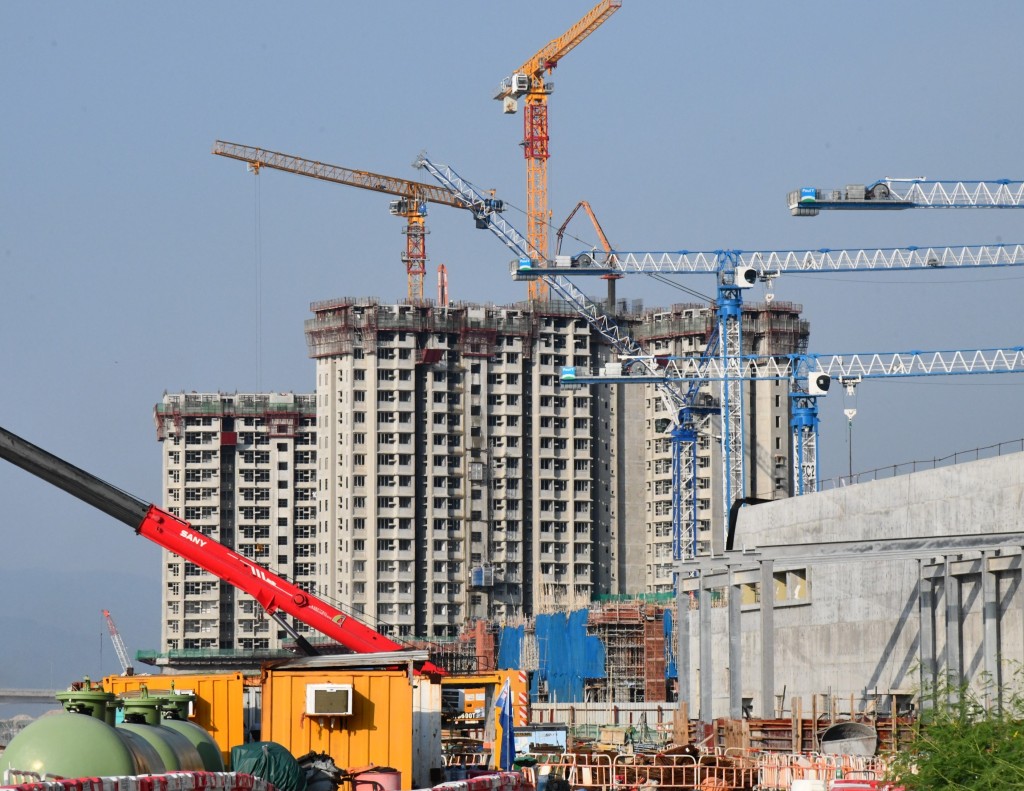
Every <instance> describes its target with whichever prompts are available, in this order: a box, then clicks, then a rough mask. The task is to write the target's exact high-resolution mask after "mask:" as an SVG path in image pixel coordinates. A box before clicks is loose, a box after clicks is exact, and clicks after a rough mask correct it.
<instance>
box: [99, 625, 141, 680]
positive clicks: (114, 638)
mask: <svg viewBox="0 0 1024 791" xmlns="http://www.w3.org/2000/svg"><path fill="white" fill-rule="evenodd" d="M102 613H103V620H105V621H106V622H107V631H109V632H110V641H111V642H112V643H113V644H114V653H115V654H117V661H118V662H120V663H121V675H123V676H134V675H135V668H134V667H133V666H132V660H131V659H129V658H128V649H127V648H126V647H125V644H124V639H123V638H122V637H121V633H120V632H119V631H118V630H117V625H116V624H115V623H114V616H112V615H111V614H110V610H103V611H102Z"/></svg>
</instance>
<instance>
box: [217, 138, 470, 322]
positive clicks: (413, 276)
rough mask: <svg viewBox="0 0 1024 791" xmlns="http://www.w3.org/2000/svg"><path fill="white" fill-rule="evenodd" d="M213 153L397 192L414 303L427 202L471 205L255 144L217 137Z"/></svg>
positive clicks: (419, 292) (419, 288)
mask: <svg viewBox="0 0 1024 791" xmlns="http://www.w3.org/2000/svg"><path fill="white" fill-rule="evenodd" d="M213 153H214V154H217V155H218V156H222V157H229V158H231V159H238V160H241V161H242V162H245V163H247V164H248V165H249V166H250V168H252V170H253V172H255V173H259V170H260V168H273V169H275V170H284V171H287V172H289V173H297V174H299V175H300V176H309V177H311V178H315V179H321V180H322V181H330V182H333V183H335V184H347V185H349V186H350V187H361V188H362V189H367V190H373V191H374V192H383V193H385V194H388V195H397V196H398V198H397V199H396V200H393V201H391V202H390V204H389V209H390V211H391V213H392V214H394V215H396V216H398V217H404V218H405V221H406V227H405V236H406V241H405V252H404V253H403V254H402V262H403V263H404V264H405V268H406V273H407V277H408V284H407V290H408V292H407V293H408V298H409V301H410V302H422V301H423V273H424V271H425V267H426V262H427V245H426V238H425V237H426V233H427V229H426V226H425V224H424V221H423V218H424V217H425V216H426V214H427V203H440V204H443V205H445V206H452V207H454V208H457V209H468V208H470V207H469V206H467V205H466V204H465V203H463V201H462V200H461V199H459V198H457V197H455V196H453V195H452V194H451V193H449V192H448V191H447V190H445V189H444V188H443V187H440V186H434V185H431V184H422V183H420V182H418V181H408V180H407V179H400V178H395V177H394V176H382V175H380V174H379V173H370V172H368V171H365V170H351V169H349V168H345V167H341V166H340V165H327V164H324V163H323V162H314V161H313V160H310V159H302V158H301V157H296V156H291V155H289V154H280V153H278V152H276V151H266V150H264V149H262V148H254V147H253V146H243V145H239V144H238V143H225V142H224V141H222V140H217V141H216V142H215V143H214V144H213ZM446 288H447V284H446Z"/></svg>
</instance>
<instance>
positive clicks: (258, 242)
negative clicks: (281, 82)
mask: <svg viewBox="0 0 1024 791" xmlns="http://www.w3.org/2000/svg"><path fill="white" fill-rule="evenodd" d="M251 170H252V173H253V175H254V176H256V178H255V179H254V182H255V185H256V186H255V189H254V191H253V203H254V206H253V212H254V215H255V216H254V219H253V248H254V250H253V269H254V281H255V283H254V286H255V292H256V294H255V312H256V316H255V320H256V326H255V328H254V329H255V332H256V390H255V392H257V393H260V392H262V391H263V211H262V196H261V193H260V178H259V175H260V169H259V168H258V167H252V168H251Z"/></svg>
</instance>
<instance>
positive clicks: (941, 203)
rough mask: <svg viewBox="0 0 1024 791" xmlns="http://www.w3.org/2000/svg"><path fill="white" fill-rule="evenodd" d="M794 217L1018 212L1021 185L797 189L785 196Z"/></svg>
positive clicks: (916, 183) (890, 182)
mask: <svg viewBox="0 0 1024 791" xmlns="http://www.w3.org/2000/svg"><path fill="white" fill-rule="evenodd" d="M786 202H787V204H788V205H789V211H790V214H792V215H793V216H794V217H814V216H816V215H817V214H818V212H819V211H821V210H822V209H845V210H851V209H873V210H878V209H883V210H889V211H892V210H893V209H1021V208H1024V181H1011V180H1010V179H998V180H995V181H952V180H949V181H942V180H940V181H931V180H929V179H924V178H909V179H899V178H888V177H887V178H884V179H878V180H877V181H874V182H872V183H870V184H848V185H847V186H846V187H844V188H843V189H817V188H815V187H801V188H800V189H798V190H793V191H792V192H790V193H789V194H788V195H787V196H786Z"/></svg>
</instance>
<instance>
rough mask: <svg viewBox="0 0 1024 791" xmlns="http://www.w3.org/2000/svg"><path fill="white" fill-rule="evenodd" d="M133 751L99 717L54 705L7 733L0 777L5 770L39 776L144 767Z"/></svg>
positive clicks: (131, 772)
mask: <svg viewBox="0 0 1024 791" xmlns="http://www.w3.org/2000/svg"><path fill="white" fill-rule="evenodd" d="M136 756H137V753H136V751H135V749H134V748H133V747H132V746H131V745H129V744H128V743H127V741H126V740H125V739H123V738H122V737H121V735H120V734H119V733H118V732H117V730H116V729H115V728H113V727H111V726H110V725H108V724H107V723H105V722H104V721H103V720H102V719H100V718H99V717H94V716H89V715H87V714H79V713H74V712H68V711H60V712H55V713H53V714H46V715H43V716H42V717H40V718H39V719H37V720H35V721H34V722H32V723H30V724H29V725H28V726H27V727H26V728H25V729H24V730H22V731H21V732H20V733H19V734H18V735H17V736H15V737H14V738H13V739H11V743H10V744H8V745H7V749H6V750H4V752H3V754H2V755H0V777H3V776H4V772H5V771H7V770H11V772H12V773H15V775H16V773H18V772H32V773H34V774H35V775H37V776H38V777H40V778H41V777H43V776H45V775H53V776H57V777H111V776H119V775H134V774H139V773H140V771H144V770H140V760H139V759H138V758H137V757H136ZM21 779H22V780H23V781H28V780H29V778H28V777H25V778H21Z"/></svg>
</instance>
